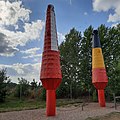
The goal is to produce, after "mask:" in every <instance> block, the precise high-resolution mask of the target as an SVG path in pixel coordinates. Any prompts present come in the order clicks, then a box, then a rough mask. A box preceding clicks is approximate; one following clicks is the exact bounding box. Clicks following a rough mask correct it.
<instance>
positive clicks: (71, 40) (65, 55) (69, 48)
mask: <svg viewBox="0 0 120 120" xmlns="http://www.w3.org/2000/svg"><path fill="white" fill-rule="evenodd" d="M80 42H81V33H80V32H78V31H77V30H76V29H75V28H73V29H71V30H70V33H69V34H67V35H66V36H65V42H62V44H61V45H60V47H59V49H60V55H61V66H62V74H63V80H62V83H61V85H60V87H59V89H58V90H57V93H58V96H59V97H60V96H61V97H63V96H64V97H70V98H72V97H76V94H75V91H76V93H77V92H78V91H77V90H78V89H77V87H78V85H79V84H78V83H79V79H78V74H79V70H80V67H79V46H80Z"/></svg>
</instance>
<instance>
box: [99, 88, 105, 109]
mask: <svg viewBox="0 0 120 120" xmlns="http://www.w3.org/2000/svg"><path fill="white" fill-rule="evenodd" d="M98 101H99V104H100V107H105V94H104V90H98Z"/></svg>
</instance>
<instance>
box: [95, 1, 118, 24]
mask: <svg viewBox="0 0 120 120" xmlns="http://www.w3.org/2000/svg"><path fill="white" fill-rule="evenodd" d="M110 9H113V10H114V14H109V18H108V22H120V0H93V10H94V11H97V12H100V11H108V10H110Z"/></svg>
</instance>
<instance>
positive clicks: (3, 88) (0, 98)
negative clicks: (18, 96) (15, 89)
mask: <svg viewBox="0 0 120 120" xmlns="http://www.w3.org/2000/svg"><path fill="white" fill-rule="evenodd" d="M9 83H10V79H9V77H8V76H7V71H6V69H2V70H0V102H4V101H5V98H6V95H7V92H8V89H7V86H8V84H9Z"/></svg>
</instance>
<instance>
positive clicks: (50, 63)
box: [40, 5, 62, 116]
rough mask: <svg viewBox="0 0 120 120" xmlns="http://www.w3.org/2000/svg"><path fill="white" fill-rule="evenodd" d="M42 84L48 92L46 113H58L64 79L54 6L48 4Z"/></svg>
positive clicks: (52, 114)
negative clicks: (58, 93)
mask: <svg viewBox="0 0 120 120" xmlns="http://www.w3.org/2000/svg"><path fill="white" fill-rule="evenodd" d="M40 79H41V81H42V85H43V86H44V88H45V89H46V90H47V92H46V114H47V116H55V114H56V93H55V91H56V89H57V87H58V86H59V85H60V82H61V80H62V74H61V68H60V53H59V50H58V40H57V30H56V20H55V12H54V6H53V5H48V8H47V15H46V27H45V38H44V51H43V55H42V65H41V75H40Z"/></svg>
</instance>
